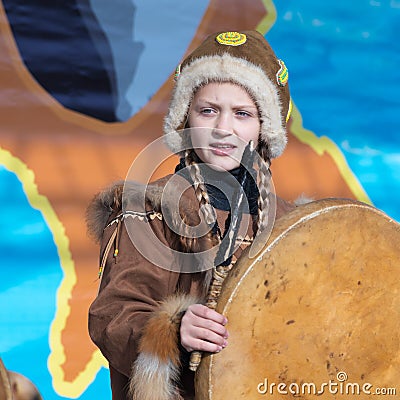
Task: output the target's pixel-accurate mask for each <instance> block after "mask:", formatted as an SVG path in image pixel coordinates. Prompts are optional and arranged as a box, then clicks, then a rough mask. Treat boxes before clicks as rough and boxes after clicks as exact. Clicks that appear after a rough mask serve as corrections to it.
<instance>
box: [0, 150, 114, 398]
mask: <svg viewBox="0 0 400 400" xmlns="http://www.w3.org/2000/svg"><path fill="white" fill-rule="evenodd" d="M0 165H3V166H4V167H5V168H6V169H7V170H9V171H10V172H13V173H14V174H15V175H16V176H17V178H18V179H19V181H20V182H21V185H22V188H23V191H24V193H25V195H26V197H27V200H28V202H29V204H30V205H31V207H32V208H34V209H36V210H39V211H40V212H41V214H42V216H43V219H44V220H45V221H46V224H47V226H48V227H49V229H50V231H51V233H52V235H53V239H54V242H55V245H56V248H57V252H58V256H59V259H60V265H61V269H62V271H63V274H64V277H63V279H62V281H61V284H60V287H59V288H58V290H57V296H56V313H55V318H54V320H53V322H52V324H51V328H50V332H49V342H50V356H49V358H48V369H49V372H50V374H51V375H52V377H53V387H54V389H55V391H56V392H57V393H58V394H59V395H61V396H64V397H67V398H75V397H79V395H81V394H82V393H83V392H84V391H85V390H86V388H87V387H88V386H89V384H90V383H91V382H92V381H93V379H94V378H95V376H96V374H97V372H98V370H99V369H100V367H102V366H107V362H106V360H105V359H104V357H103V356H102V355H101V353H100V351H98V350H97V351H96V352H95V353H94V354H93V357H92V359H91V360H90V362H89V363H88V365H87V366H86V368H85V370H84V371H82V372H81V373H80V374H79V376H78V377H77V379H76V380H75V381H74V382H64V373H63V370H62V368H61V365H62V364H63V363H64V362H65V353H64V346H63V345H62V342H61V333H62V331H63V329H64V327H65V324H66V320H67V318H68V315H69V313H70V307H69V304H68V300H69V299H70V297H71V292H72V288H73V286H74V285H75V283H76V274H75V268H74V261H73V259H72V255H71V252H70V250H69V239H68V237H67V235H66V234H65V228H64V226H63V224H62V223H61V221H60V219H59V218H58V217H57V215H56V213H55V211H54V209H53V207H52V206H51V204H50V202H49V200H48V198H47V197H46V196H43V195H41V194H40V193H39V191H38V187H37V185H36V183H35V174H34V172H33V171H32V170H31V169H29V167H28V166H27V165H26V164H25V163H24V162H22V161H21V160H20V159H19V158H17V157H15V156H13V155H12V154H11V153H10V152H9V151H8V150H5V149H2V148H1V147H0Z"/></svg>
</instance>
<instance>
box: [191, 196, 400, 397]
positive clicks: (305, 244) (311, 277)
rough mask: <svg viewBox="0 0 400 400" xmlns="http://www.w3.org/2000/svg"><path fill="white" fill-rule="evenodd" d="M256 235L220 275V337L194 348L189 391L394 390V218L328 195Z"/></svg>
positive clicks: (397, 234)
mask: <svg viewBox="0 0 400 400" xmlns="http://www.w3.org/2000/svg"><path fill="white" fill-rule="evenodd" d="M263 243H264V244H263V246H262V248H261V249H260V250H259V251H258V252H257V253H256V255H255V257H252V258H251V257H250V254H251V251H250V252H249V249H247V251H245V252H244V254H243V255H242V256H241V257H240V259H239V260H238V262H237V264H236V265H235V267H234V268H233V269H232V271H231V273H230V275H229V276H228V278H227V279H226V281H225V283H224V286H223V289H222V293H221V296H220V298H219V301H218V305H217V311H219V312H221V313H222V314H224V315H226V317H227V318H228V325H227V327H228V330H229V334H230V336H229V339H228V343H229V344H228V346H227V347H226V348H225V349H224V350H222V351H221V352H220V353H218V354H212V355H205V356H204V357H203V360H202V362H201V364H200V366H199V368H198V370H197V373H196V382H195V385H196V400H204V399H210V400H211V399H212V400H226V399H235V400H237V399H263V398H265V399H293V398H301V399H316V398H317V396H318V397H319V398H323V399H337V398H341V397H342V396H343V398H359V399H367V398H372V396H373V395H375V394H380V395H391V398H396V396H395V394H397V396H399V395H400V225H399V224H398V223H396V222H395V221H393V220H392V219H390V218H389V217H388V216H387V215H385V214H384V213H382V212H381V211H379V210H377V209H375V208H373V207H371V206H368V205H366V204H363V203H359V202H355V201H350V200H339V199H327V200H321V201H315V202H311V203H309V204H306V205H303V206H300V207H298V208H297V209H296V210H294V211H293V212H291V213H289V214H287V215H286V216H284V217H283V218H281V219H279V220H278V221H277V222H276V224H275V226H274V229H273V231H272V233H271V235H270V237H269V238H265V240H264V242H263ZM253 250H254V249H253ZM346 396H347V397H346ZM349 396H350V397H349ZM389 397H390V396H389Z"/></svg>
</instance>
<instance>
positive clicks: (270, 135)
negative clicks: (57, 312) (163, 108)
mask: <svg viewBox="0 0 400 400" xmlns="http://www.w3.org/2000/svg"><path fill="white" fill-rule="evenodd" d="M287 79H288V72H287V69H286V67H285V65H284V63H283V62H282V61H281V60H279V59H277V58H276V56H275V54H274V53H273V51H272V49H271V48H270V46H269V45H268V43H267V42H266V41H265V39H264V37H263V36H262V35H261V34H259V33H258V32H256V31H245V32H222V33H216V34H213V35H210V36H209V37H208V38H207V39H206V40H205V41H204V42H203V43H202V44H201V45H200V46H199V47H198V48H197V49H196V50H195V51H193V52H192V53H191V54H190V55H189V56H188V57H187V58H186V59H185V60H184V61H183V62H182V64H181V65H180V67H179V68H178V69H177V73H176V84H175V88H174V91H173V94H172V99H171V103H170V107H169V109H168V112H167V115H166V118H165V125H164V133H165V141H166V143H167V145H168V146H169V148H170V149H171V151H172V152H173V153H176V154H179V155H180V156H181V160H180V164H179V165H178V166H177V168H176V171H175V174H173V175H170V176H167V177H165V178H163V179H160V180H158V181H157V182H154V183H152V184H150V185H148V186H147V187H146V190H145V193H144V195H143V198H142V197H141V196H139V195H138V193H139V192H140V191H141V189H140V187H139V186H136V185H134V184H130V185H129V189H126V188H125V190H124V189H123V187H122V185H121V184H119V185H118V184H117V185H115V186H113V187H112V188H110V189H109V190H107V191H105V192H103V193H101V194H99V195H97V196H96V198H95V200H94V201H93V203H92V204H91V205H90V207H89V209H88V223H89V228H90V229H91V231H92V233H94V234H95V235H96V236H97V238H98V240H99V241H100V242H101V254H102V257H101V269H102V274H103V275H102V280H101V284H100V289H99V293H98V296H97V298H96V299H95V300H94V301H93V303H92V305H91V307H90V311H89V332H90V335H91V338H92V340H93V341H94V343H95V344H96V345H97V346H98V347H99V348H100V350H101V351H102V353H103V354H104V356H105V357H106V358H107V360H108V361H109V367H110V376H111V388H112V393H113V399H118V400H126V399H140V400H155V399H160V400H161V399H182V398H183V399H192V398H194V390H193V373H192V372H191V371H189V369H188V367H187V364H188V356H189V353H190V352H192V351H193V350H200V351H206V352H219V351H221V350H223V349H224V348H225V347H226V346H227V345H228V342H229V333H228V329H227V328H228V321H227V320H226V318H225V317H224V316H223V315H221V314H219V313H217V312H216V311H214V310H211V309H209V308H207V307H206V306H205V305H203V304H202V303H204V298H205V296H206V293H207V290H208V287H209V285H210V279H211V278H210V277H211V273H210V268H209V266H213V265H212V263H213V260H211V261H210V255H212V257H214V256H215V251H214V250H215V249H216V248H217V246H216V245H217V244H219V243H220V242H221V240H223V238H224V232H225V231H226V229H228V227H229V221H230V217H231V215H230V211H231V210H230V200H231V195H232V193H233V191H232V190H230V187H231V186H234V185H232V184H230V183H229V182H230V181H229V179H226V178H225V177H227V176H229V177H230V179H233V180H235V178H237V177H238V175H239V171H240V168H241V167H240V160H241V156H242V153H243V150H244V146H245V145H246V144H247V143H249V142H250V141H252V142H253V143H255V144H256V149H257V153H258V154H259V158H260V162H259V167H258V181H259V182H260V183H259V187H258V188H257V185H256V184H255V182H256V180H255V179H250V180H249V181H248V182H249V183H248V184H246V186H245V187H243V190H244V192H245V194H246V197H247V204H248V206H247V208H246V210H245V214H246V215H247V216H248V219H247V221H248V223H247V225H246V226H245V228H244V231H243V232H244V234H243V236H244V237H245V240H242V245H241V247H239V248H238V249H237V250H236V251H235V254H234V258H235V257H236V258H237V257H239V256H240V253H241V251H242V249H243V248H244V247H245V246H246V245H247V244H249V243H251V239H252V238H253V237H254V235H255V233H256V232H257V230H263V229H264V228H265V226H266V225H267V224H268V223H271V221H270V219H269V217H268V216H270V214H271V212H270V211H271V207H272V204H271V194H270V193H269V191H268V187H269V185H268V180H269V178H270V173H269V165H270V160H271V159H272V158H274V157H277V156H279V155H280V154H281V153H282V152H283V150H284V148H285V145H286V140H287V139H286V122H287V119H288V118H289V114H290V95H289V89H288V85H287ZM185 128H186V129H185ZM228 172H229V174H228ZM251 176H252V177H253V178H255V177H254V170H252V171H251ZM232 177H233V178H232ZM172 179H175V180H176V179H177V181H178V182H181V183H182V182H185V183H186V186H185V185H184V187H185V189H184V190H182V193H179V196H177V197H176V198H173V196H171V191H169V193H170V194H169V195H168V196H166V195H165V192H166V191H167V187H168V182H169V181H171V180H172ZM227 182H228V183H227ZM235 182H236V181H235ZM221 185H224V189H223V190H221ZM174 187H175V186H174ZM122 192H123V196H122ZM172 192H174V191H172ZM163 195H164V197H166V198H167V200H165V202H166V205H165V204H164V206H163V204H162V199H163ZM142 200H143V201H142ZM141 203H144V204H141ZM176 204H179V206H178V212H177V213H175V214H174V212H173V211H171V210H172V209H173V207H174V206H175V207H176ZM292 208H293V206H292V205H290V204H289V203H286V202H285V201H283V200H281V199H279V198H278V199H276V216H277V218H279V217H280V216H281V215H282V214H284V213H286V212H288V211H290V210H291V209H292ZM171 215H172V221H173V222H172V225H171V224H170V223H167V221H166V220H167V216H168V217H171ZM204 221H205V223H206V227H207V229H206V231H204V232H202V233H201V234H200V235H197V236H196V237H194V236H193V235H191V234H187V235H185V234H184V232H189V231H190V228H192V227H199V226H200V225H201V222H204ZM149 227H150V228H151V233H152V235H153V238H156V241H157V243H160V245H162V246H161V248H168V249H171V251H172V250H173V251H174V253H173V254H178V257H175V256H168V255H167V256H166V255H165V254H163V251H162V250H161V251H159V250H157V249H156V247H158V244H154V243H155V241H154V240H153V241H152V240H148V239H147V238H145V239H143V236H144V232H145V230H146V229H148V228H149ZM182 227H183V231H182V229H181V228H182ZM175 228H176V229H175ZM185 229H186V230H185ZM241 229H242V226H241ZM182 232H183V233H182ZM138 235H139V236H142V239H139V240H137V239H135V238H134V237H136V238H137V237H138ZM110 250H113V251H110ZM154 254H156V256H154ZM171 254H172V253H171ZM188 254H189V255H191V254H192V255H194V256H195V257H193V258H191V259H189V260H190V261H189V264H190V268H192V269H190V270H185V271H184V267H183V265H184V264H185V265H187V264H188V261H187V260H188V259H187V258H185V257H184V256H186V255H188ZM180 256H182V258H180ZM212 257H211V258H212ZM229 259H230V258H229ZM180 260H182V261H180ZM183 260H186V261H183ZM225 261H226V260H225ZM207 265H208V267H207ZM188 272H191V273H188Z"/></svg>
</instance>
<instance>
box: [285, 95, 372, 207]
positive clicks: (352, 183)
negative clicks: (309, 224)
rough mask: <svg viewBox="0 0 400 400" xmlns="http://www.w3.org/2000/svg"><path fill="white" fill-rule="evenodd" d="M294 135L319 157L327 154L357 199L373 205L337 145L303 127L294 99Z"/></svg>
mask: <svg viewBox="0 0 400 400" xmlns="http://www.w3.org/2000/svg"><path fill="white" fill-rule="evenodd" d="M292 107H293V108H292V130H291V131H292V133H293V135H294V136H296V138H297V139H298V140H300V142H302V143H305V144H307V145H309V146H310V147H311V148H312V149H313V150H314V151H315V152H316V153H317V154H318V155H320V156H321V155H322V154H324V153H325V152H326V153H328V154H329V155H330V156H331V157H332V159H333V161H334V162H335V164H336V166H337V167H338V170H339V173H340V175H341V176H342V178H343V179H344V181H345V182H346V184H347V186H348V187H349V189H350V190H351V191H352V192H353V194H354V196H355V197H356V199H358V200H360V201H363V202H365V203H368V204H372V202H371V199H370V198H369V197H368V195H367V193H366V192H365V190H364V188H363V187H362V185H361V183H360V182H359V180H358V179H357V177H356V176H355V174H354V173H353V171H352V170H351V168H350V167H349V165H348V163H347V161H346V157H345V156H344V155H343V153H342V152H341V151H340V149H339V148H338V146H337V145H336V143H335V142H334V141H333V140H331V139H329V138H328V137H327V136H321V137H318V136H317V135H316V134H315V133H314V132H312V131H310V130H308V129H305V128H304V127H303V118H302V117H301V114H300V111H299V110H298V108H297V107H296V105H295V104H294V103H293V99H292Z"/></svg>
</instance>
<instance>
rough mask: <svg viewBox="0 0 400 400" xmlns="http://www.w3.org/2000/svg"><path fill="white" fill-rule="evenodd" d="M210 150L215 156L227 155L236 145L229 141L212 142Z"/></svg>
mask: <svg viewBox="0 0 400 400" xmlns="http://www.w3.org/2000/svg"><path fill="white" fill-rule="evenodd" d="M210 150H211V152H212V153H213V154H215V155H217V156H229V155H231V154H232V153H233V152H234V151H235V150H236V146H235V145H233V144H231V143H212V144H210Z"/></svg>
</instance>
